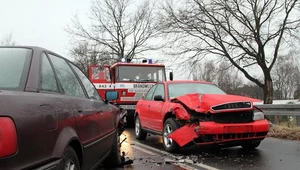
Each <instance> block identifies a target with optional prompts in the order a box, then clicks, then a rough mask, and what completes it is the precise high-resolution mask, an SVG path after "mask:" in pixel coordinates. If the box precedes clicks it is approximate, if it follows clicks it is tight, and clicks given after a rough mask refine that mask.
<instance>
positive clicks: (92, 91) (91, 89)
mask: <svg viewBox="0 0 300 170" xmlns="http://www.w3.org/2000/svg"><path fill="white" fill-rule="evenodd" d="M70 65H71V67H72V68H73V69H74V71H75V72H76V74H77V75H78V77H79V79H80V80H81V82H82V84H83V86H84V88H85V90H86V92H87V94H88V96H89V98H90V99H96V100H102V99H101V97H100V95H99V93H98V92H97V90H96V88H95V86H94V85H93V84H92V83H91V82H90V80H89V79H88V78H87V77H86V76H85V75H84V74H83V72H82V71H81V70H80V69H79V68H78V67H76V66H75V65H73V64H70Z"/></svg>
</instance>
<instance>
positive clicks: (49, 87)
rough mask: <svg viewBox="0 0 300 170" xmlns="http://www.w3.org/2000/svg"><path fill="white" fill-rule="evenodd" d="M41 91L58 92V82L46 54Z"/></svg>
mask: <svg viewBox="0 0 300 170" xmlns="http://www.w3.org/2000/svg"><path fill="white" fill-rule="evenodd" d="M41 59H42V62H41V75H40V87H39V88H40V90H42V91H51V92H58V88H57V82H56V79H55V75H54V72H53V69H52V67H51V64H50V62H49V60H48V57H47V56H46V54H45V53H44V54H42V58H41Z"/></svg>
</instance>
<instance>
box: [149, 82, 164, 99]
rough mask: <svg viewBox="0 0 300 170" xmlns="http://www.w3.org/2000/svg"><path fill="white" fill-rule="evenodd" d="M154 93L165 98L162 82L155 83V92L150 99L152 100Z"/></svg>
mask: <svg viewBox="0 0 300 170" xmlns="http://www.w3.org/2000/svg"><path fill="white" fill-rule="evenodd" d="M156 95H161V96H162V98H163V99H164V98H165V89H164V85H163V84H158V85H157V88H156V89H155V92H154V94H153V96H152V100H154V96H156Z"/></svg>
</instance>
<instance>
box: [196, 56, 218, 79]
mask: <svg viewBox="0 0 300 170" xmlns="http://www.w3.org/2000/svg"><path fill="white" fill-rule="evenodd" d="M191 70H192V73H191V74H192V76H193V79H194V80H204V81H209V82H214V83H216V82H215V80H216V77H217V67H216V65H215V64H214V61H213V60H208V61H206V62H202V63H197V64H194V65H193V67H192V69H191Z"/></svg>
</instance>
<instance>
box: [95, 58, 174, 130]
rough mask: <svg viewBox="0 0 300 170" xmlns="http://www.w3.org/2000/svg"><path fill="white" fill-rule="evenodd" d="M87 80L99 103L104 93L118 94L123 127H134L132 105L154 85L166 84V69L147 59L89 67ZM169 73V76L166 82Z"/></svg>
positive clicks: (133, 107)
mask: <svg viewBox="0 0 300 170" xmlns="http://www.w3.org/2000/svg"><path fill="white" fill-rule="evenodd" d="M89 78H90V80H91V82H92V83H94V85H95V87H96V89H97V90H98V92H99V94H100V95H101V97H102V98H103V99H105V91H107V90H115V91H118V94H119V97H118V99H117V101H115V102H116V104H118V105H120V106H121V107H122V108H124V109H126V110H127V117H126V121H127V125H129V126H133V125H134V111H135V106H136V103H137V102H138V100H139V99H141V98H142V97H143V96H144V95H145V94H146V93H147V91H148V90H149V89H150V88H151V87H152V86H153V85H154V84H155V83H158V82H162V81H165V80H166V68H165V65H163V64H154V63H152V60H151V59H143V60H141V61H139V60H137V61H135V62H132V61H126V60H125V59H122V62H118V63H115V64H113V65H111V66H108V65H103V66H99V65H90V66H89ZM172 79H173V73H172V72H170V80H172Z"/></svg>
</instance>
